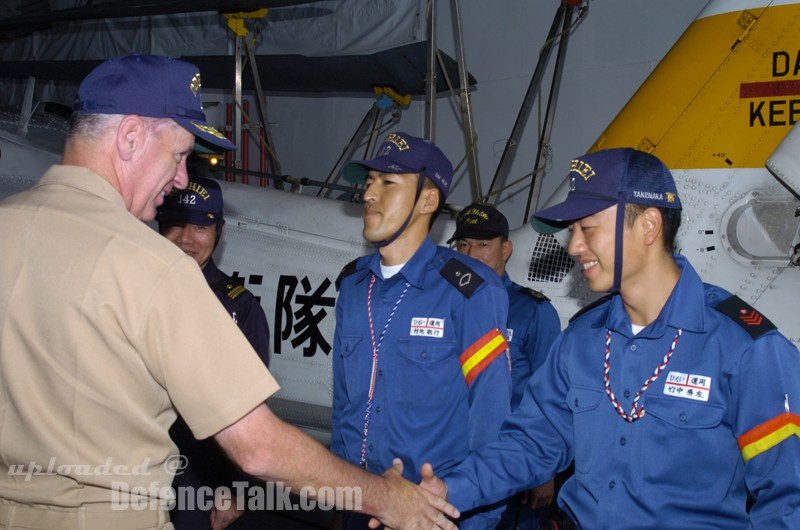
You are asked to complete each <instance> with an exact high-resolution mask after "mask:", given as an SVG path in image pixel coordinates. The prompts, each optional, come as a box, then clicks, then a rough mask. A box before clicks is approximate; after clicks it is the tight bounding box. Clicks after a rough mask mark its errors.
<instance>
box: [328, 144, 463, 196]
mask: <svg viewBox="0 0 800 530" xmlns="http://www.w3.org/2000/svg"><path fill="white" fill-rule="evenodd" d="M371 169H372V170H374V171H379V172H381V173H425V176H426V177H428V178H429V179H431V180H432V181H433V183H434V184H436V187H437V188H439V189H440V190H442V193H443V194H444V196H445V198H446V197H447V195H448V193H449V192H450V185H451V184H452V182H453V165H452V164H451V163H450V160H448V159H447V157H446V156H445V155H444V153H442V151H441V150H440V149H439V148H438V147H436V146H435V145H434V144H433V143H432V142H431V141H429V140H426V139H424V138H418V137H416V136H411V135H410V134H406V133H403V132H396V133H391V134H390V135H389V136H387V137H386V139H385V140H384V141H383V143H382V144H381V145H380V147H379V148H378V153H377V154H376V155H375V158H373V159H372V160H355V161H352V162H348V163H347V164H346V165H345V166H344V168H342V176H343V177H344V178H345V180H347V181H348V182H352V183H354V184H363V183H364V181H365V180H366V178H367V173H369V171H370V170H371Z"/></svg>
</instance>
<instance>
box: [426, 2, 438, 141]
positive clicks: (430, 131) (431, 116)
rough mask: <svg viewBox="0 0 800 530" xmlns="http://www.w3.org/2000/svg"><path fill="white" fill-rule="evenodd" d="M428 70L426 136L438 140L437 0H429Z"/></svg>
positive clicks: (431, 139)
mask: <svg viewBox="0 0 800 530" xmlns="http://www.w3.org/2000/svg"><path fill="white" fill-rule="evenodd" d="M426 18H427V20H428V70H427V74H426V76H425V138H427V139H428V140H430V141H431V142H434V143H435V142H436V49H437V47H436V0H428V12H427V17H426Z"/></svg>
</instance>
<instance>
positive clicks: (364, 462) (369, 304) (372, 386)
mask: <svg viewBox="0 0 800 530" xmlns="http://www.w3.org/2000/svg"><path fill="white" fill-rule="evenodd" d="M373 285H375V275H374V274H373V275H372V279H371V280H370V281H369V291H367V316H368V317H369V335H370V338H371V339H372V375H371V376H370V379H369V394H368V395H367V410H366V412H365V413H364V438H363V439H362V440H361V461H360V462H359V465H360V466H361V467H362V468H364V469H367V434H368V433H369V418H370V413H371V412H372V398H373V397H374V395H375V378H376V377H377V374H378V351H380V348H381V344H383V337H384V336H385V335H386V330H387V329H389V323H390V322H391V321H392V317H393V316H394V313H395V311H397V308H398V306H399V305H400V302H402V301H403V297H404V296H405V295H406V291H408V288H409V286H410V285H411V284H409V283H408V282H406V286H405V288H404V289H403V292H402V293H400V298H398V299H397V302H395V303H394V307H393V308H392V311H391V313H389V318H388V319H386V324H385V325H384V326H383V330H381V336H380V337H379V338H378V342H375V328H374V327H373V325H372V286H373Z"/></svg>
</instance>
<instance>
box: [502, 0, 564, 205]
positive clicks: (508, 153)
mask: <svg viewBox="0 0 800 530" xmlns="http://www.w3.org/2000/svg"><path fill="white" fill-rule="evenodd" d="M565 11H566V7H565V6H564V4H562V5H561V6H560V7H559V8H558V11H556V16H555V18H554V19H553V24H552V26H550V32H549V33H548V35H547V40H546V41H545V45H544V46H543V47H542V50H541V52H540V54H539V60H538V62H537V63H536V70H534V72H533V77H532V78H531V82H530V85H528V91H527V92H526V94H525V98H524V99H523V101H522V106H521V108H520V110H519V113H518V114H517V120H516V122H514V128H513V129H512V130H511V135H510V136H509V138H508V142H507V143H506V147H505V149H504V150H503V155H502V157H501V158H500V163H499V164H498V166H497V170H496V171H495V174H494V178H493V179H492V183H491V185H490V186H489V191H488V195H492V192H493V190H494V189H495V187H497V188H499V189H502V188H503V186H505V182H506V179H507V178H508V173H509V171H510V170H511V162H512V161H513V160H514V155H515V154H516V152H517V147H518V145H519V139H520V136H522V132H523V130H524V129H525V124H526V123H527V122H528V116H529V115H530V112H531V108H533V103H534V101H535V100H536V96H537V95H538V93H539V86H540V84H541V82H542V77H544V72H545V69H546V68H547V63H548V62H549V60H550V53H551V52H552V51H553V46H554V43H555V40H556V36H557V35H558V26H559V24H560V23H561V20H562V19H563V18H564V12H565Z"/></svg>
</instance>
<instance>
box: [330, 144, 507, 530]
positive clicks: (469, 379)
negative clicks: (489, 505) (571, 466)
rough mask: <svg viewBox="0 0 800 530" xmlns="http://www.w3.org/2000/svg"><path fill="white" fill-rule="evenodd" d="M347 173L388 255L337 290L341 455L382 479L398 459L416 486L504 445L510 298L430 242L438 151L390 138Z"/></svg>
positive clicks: (343, 278) (483, 514)
mask: <svg viewBox="0 0 800 530" xmlns="http://www.w3.org/2000/svg"><path fill="white" fill-rule="evenodd" d="M343 174H344V177H345V178H346V179H348V180H349V181H351V182H364V183H365V184H366V189H365V190H364V193H363V198H364V230H363V235H364V238H365V239H366V240H367V241H370V242H371V243H373V244H374V245H375V246H376V247H377V248H378V251H377V252H375V253H374V254H372V255H369V256H364V257H362V258H359V259H357V260H356V261H354V262H352V263H350V264H349V265H347V266H346V267H345V268H344V269H343V271H342V274H341V275H340V278H339V280H338V281H337V284H338V286H339V289H340V292H339V297H338V300H337V303H336V332H335V335H334V346H333V379H334V392H333V418H332V419H333V422H332V433H331V450H332V451H333V452H334V453H336V454H337V455H340V456H342V457H343V458H344V459H346V460H348V461H350V462H353V463H356V464H360V465H361V466H363V467H365V468H366V469H368V470H370V471H373V472H375V473H382V472H383V471H384V470H385V469H387V468H389V467H390V466H391V465H392V462H393V459H394V458H396V457H397V458H400V459H401V460H402V463H403V474H404V476H406V477H407V478H408V479H409V480H412V481H415V482H418V481H419V479H420V468H421V466H422V465H423V463H425V462H429V463H431V464H432V465H433V468H434V470H436V471H440V472H444V471H446V470H449V469H451V468H452V467H454V466H455V465H456V464H458V463H459V462H461V460H463V459H464V457H466V455H467V454H468V453H469V451H470V450H472V449H475V448H476V447H478V446H479V445H480V444H482V443H484V442H487V441H489V440H492V439H494V438H495V437H496V436H497V432H498V430H499V428H500V424H501V423H502V421H503V418H504V417H505V416H506V415H507V414H508V412H509V409H510V402H511V375H510V367H509V360H508V356H507V349H508V348H507V344H506V340H505V336H504V333H505V330H506V327H507V326H506V315H507V312H508V297H507V296H506V291H505V287H504V286H503V284H502V282H501V280H500V277H499V276H498V275H497V273H495V272H494V271H493V270H492V269H490V268H488V267H487V266H485V265H484V264H482V263H480V262H479V261H476V260H473V259H472V258H469V257H467V256H462V255H460V254H458V253H457V252H455V251H453V250H450V249H447V248H444V247H439V246H436V245H435V244H434V243H433V242H432V241H431V239H430V238H429V237H428V232H429V230H430V227H431V224H432V222H433V219H434V218H435V216H436V214H437V213H438V212H439V210H440V209H441V208H442V206H443V205H444V199H445V197H447V193H448V191H449V189H450V185H451V182H452V177H453V169H452V166H451V165H450V162H449V161H448V160H447V158H446V157H445V155H444V154H443V153H442V152H441V151H440V150H439V149H438V148H437V147H436V146H435V145H433V144H432V143H430V142H428V141H427V140H424V139H422V138H416V137H413V136H410V135H407V134H404V133H394V134H390V135H389V136H388V137H387V138H386V140H385V141H384V142H383V143H382V144H381V145H380V147H379V149H378V152H377V156H376V157H375V159H374V160H363V161H359V162H351V163H350V164H348V165H347V166H345V168H344V173H343ZM499 517H500V510H499V508H494V509H486V510H479V513H468V514H464V516H462V518H461V519H460V520H459V521H458V526H459V528H461V529H472V528H475V529H478V528H480V529H492V528H494V526H495V524H496V522H497V520H498V519H499ZM344 524H345V528H366V524H367V519H366V518H364V517H362V516H358V515H357V514H346V515H345V521H344Z"/></svg>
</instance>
